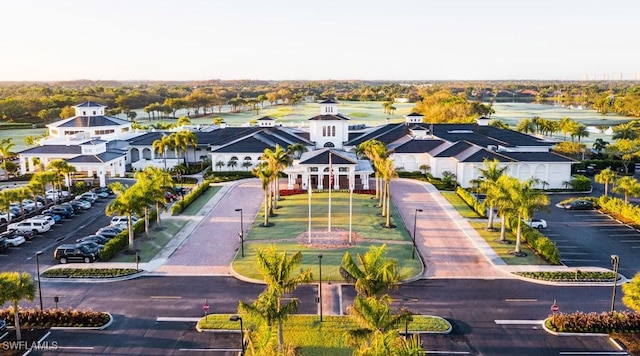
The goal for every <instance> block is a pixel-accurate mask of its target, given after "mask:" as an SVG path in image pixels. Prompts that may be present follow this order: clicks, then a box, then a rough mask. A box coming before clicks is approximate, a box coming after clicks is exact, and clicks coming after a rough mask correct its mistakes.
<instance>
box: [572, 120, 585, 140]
mask: <svg viewBox="0 0 640 356" xmlns="http://www.w3.org/2000/svg"><path fill="white" fill-rule="evenodd" d="M573 137H577V138H578V142H580V140H581V139H582V138H583V137H589V130H588V129H587V125H584V124H578V125H575V126H574V127H573V129H572V130H571V138H572V139H573Z"/></svg>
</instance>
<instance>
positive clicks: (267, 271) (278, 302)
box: [239, 245, 313, 345]
mask: <svg viewBox="0 0 640 356" xmlns="http://www.w3.org/2000/svg"><path fill="white" fill-rule="evenodd" d="M300 263H302V252H300V251H298V252H296V253H294V254H293V255H291V256H290V257H289V256H287V252H278V251H277V250H276V247H275V246H274V245H270V246H268V247H263V248H259V249H258V250H257V252H256V264H257V267H258V270H259V271H260V274H262V277H263V279H264V281H265V283H267V288H266V290H265V291H264V292H263V295H264V297H263V298H262V299H261V300H260V303H261V305H262V306H268V307H267V308H265V309H267V310H272V311H273V314H272V315H271V316H273V318H271V320H273V321H275V322H277V323H278V344H279V345H283V344H284V340H283V335H282V324H283V322H284V321H285V320H286V318H287V316H288V314H289V312H293V311H295V310H296V309H297V305H298V299H297V298H292V299H291V301H290V302H289V303H287V304H286V305H284V306H283V305H282V297H283V295H284V294H286V293H291V292H292V291H294V290H295V289H296V288H297V287H298V286H299V285H300V284H302V283H307V282H309V281H311V280H312V279H313V274H312V273H311V269H310V268H307V269H306V270H300V272H299V273H297V274H295V272H294V271H295V270H296V269H297V268H298V266H299V265H300ZM261 296H262V295H261ZM259 299H260V298H259ZM239 309H240V310H245V311H249V312H252V310H254V309H253V308H251V307H248V305H247V304H246V303H244V302H240V306H239Z"/></svg>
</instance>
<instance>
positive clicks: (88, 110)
mask: <svg viewBox="0 0 640 356" xmlns="http://www.w3.org/2000/svg"><path fill="white" fill-rule="evenodd" d="M74 108H75V109H76V116H103V115H104V110H105V108H106V106H104V105H102V104H98V103H96V102H93V101H86V102H84V103H82V104H78V105H76V106H74Z"/></svg>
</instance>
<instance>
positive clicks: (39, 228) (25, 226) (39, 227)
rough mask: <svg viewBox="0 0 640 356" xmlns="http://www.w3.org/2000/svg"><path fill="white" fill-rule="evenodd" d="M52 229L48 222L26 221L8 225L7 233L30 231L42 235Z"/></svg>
mask: <svg viewBox="0 0 640 356" xmlns="http://www.w3.org/2000/svg"><path fill="white" fill-rule="evenodd" d="M50 229H51V226H50V225H49V223H48V222H46V221H42V220H33V221H31V220H24V221H20V222H17V223H12V224H9V225H7V231H18V232H23V231H29V232H33V233H34V234H41V233H44V232H47V231H49V230H50Z"/></svg>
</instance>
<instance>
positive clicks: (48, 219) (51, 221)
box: [27, 214, 56, 226]
mask: <svg viewBox="0 0 640 356" xmlns="http://www.w3.org/2000/svg"><path fill="white" fill-rule="evenodd" d="M27 220H42V221H46V222H47V223H49V226H53V225H55V224H56V221H55V220H54V219H53V218H52V217H51V216H49V215H44V214H42V215H36V216H34V217H31V218H29V219H27Z"/></svg>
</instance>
